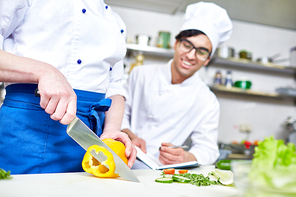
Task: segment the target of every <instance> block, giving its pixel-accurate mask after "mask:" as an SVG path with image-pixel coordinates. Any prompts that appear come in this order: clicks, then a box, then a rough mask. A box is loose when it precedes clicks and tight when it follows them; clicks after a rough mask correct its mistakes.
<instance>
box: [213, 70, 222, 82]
mask: <svg viewBox="0 0 296 197" xmlns="http://www.w3.org/2000/svg"><path fill="white" fill-rule="evenodd" d="M214 85H216V86H217V85H222V74H221V71H220V70H218V71H217V72H216V74H215V78H214Z"/></svg>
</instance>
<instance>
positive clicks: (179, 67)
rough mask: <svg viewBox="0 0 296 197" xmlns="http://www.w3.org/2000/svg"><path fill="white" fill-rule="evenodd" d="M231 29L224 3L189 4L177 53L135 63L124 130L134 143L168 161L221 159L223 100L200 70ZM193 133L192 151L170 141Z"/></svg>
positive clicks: (179, 37) (128, 87)
mask: <svg viewBox="0 0 296 197" xmlns="http://www.w3.org/2000/svg"><path fill="white" fill-rule="evenodd" d="M231 32H232V23H231V21H230V19H229V17H228V15H227V12H226V11H225V10H224V9H223V8H221V7H219V6H217V5H216V4H213V3H204V2H199V3H195V4H192V5H189V6H188V7H187V9H186V13H185V21H184V23H183V25H182V27H181V32H180V33H179V34H178V35H177V36H176V41H175V44H174V50H175V54H174V58H173V59H172V60H170V61H169V62H168V63H167V64H165V65H145V66H139V67H136V68H134V69H133V71H132V72H131V74H130V77H129V82H128V86H127V90H128V95H129V97H128V99H127V100H126V108H125V115H124V119H123V123H122V132H125V133H127V134H128V136H129V137H130V139H131V140H132V143H133V144H134V145H136V146H138V147H140V148H141V149H142V150H143V151H144V152H149V153H150V154H153V155H154V156H156V157H158V158H159V160H160V162H161V163H163V164H175V163H182V162H187V161H194V160H197V161H198V163H199V164H201V165H207V164H212V163H214V162H215V161H216V160H217V158H218V156H219V150H218V146H217V139H218V122H219V103H218V100H217V98H216V96H215V95H214V94H213V93H212V92H211V91H210V89H209V88H208V86H207V85H206V84H205V83H204V82H203V81H202V80H201V78H200V77H199V75H198V72H197V71H198V70H199V69H200V68H201V67H202V66H205V65H207V64H208V63H209V61H210V58H211V56H212V54H214V52H215V50H216V48H217V47H218V46H219V45H220V44H221V43H222V42H224V41H225V40H227V39H229V37H230V35H231ZM189 136H190V137H191V140H192V146H191V148H190V150H189V151H184V150H183V149H182V148H170V147H169V146H172V145H182V144H183V143H184V142H185V141H186V139H187V138H188V137H189ZM160 146H161V148H160V149H158V147H160ZM142 167H143V165H141V164H140V163H136V164H135V166H134V168H142Z"/></svg>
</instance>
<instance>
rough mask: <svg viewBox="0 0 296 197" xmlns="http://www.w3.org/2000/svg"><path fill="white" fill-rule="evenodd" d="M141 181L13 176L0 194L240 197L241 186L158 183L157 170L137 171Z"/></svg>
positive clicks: (88, 176)
mask: <svg viewBox="0 0 296 197" xmlns="http://www.w3.org/2000/svg"><path fill="white" fill-rule="evenodd" d="M213 169H214V167H213V166H207V167H199V168H195V169H193V170H190V171H189V172H191V173H196V174H204V175H207V174H208V172H210V171H212V170H213ZM133 171H134V172H135V174H136V176H137V177H138V179H139V180H140V183H134V182H130V181H126V180H125V179H122V178H120V177H118V178H98V177H95V176H93V175H91V174H88V173H85V172H79V173H53V174H27V175H12V176H13V178H12V179H9V180H0V196H1V197H2V196H3V197H15V196H22V197H47V196H53V197H59V196H63V197H68V196H71V197H76V196H77V197H78V196H79V197H80V196H86V197H92V196H106V197H109V196H111V197H112V196H116V197H117V196H120V197H125V196H127V197H133V196H140V197H146V196H147V197H148V196H149V197H151V196H153V197H154V196H160V197H170V196H172V197H175V196H178V197H190V196H203V197H217V196H219V197H236V196H237V195H238V192H237V189H236V188H235V187H233V186H222V185H212V186H202V187H198V186H195V185H191V184H184V183H172V184H164V183H156V182H155V179H156V178H159V177H161V175H160V174H161V171H157V170H150V169H149V170H133Z"/></svg>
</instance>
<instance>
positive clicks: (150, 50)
mask: <svg viewBox="0 0 296 197" xmlns="http://www.w3.org/2000/svg"><path fill="white" fill-rule="evenodd" d="M126 47H127V50H130V51H142V52H143V53H144V54H147V55H154V56H160V57H173V56H174V53H175V51H174V50H173V49H165V48H159V47H154V46H145V45H139V44H127V45H126Z"/></svg>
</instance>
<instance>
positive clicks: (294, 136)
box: [285, 116, 296, 145]
mask: <svg viewBox="0 0 296 197" xmlns="http://www.w3.org/2000/svg"><path fill="white" fill-rule="evenodd" d="M285 124H286V127H287V129H288V130H290V131H291V133H290V135H289V137H288V142H291V143H294V144H295V145H296V117H295V116H290V117H288V118H287V120H286V122H285Z"/></svg>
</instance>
